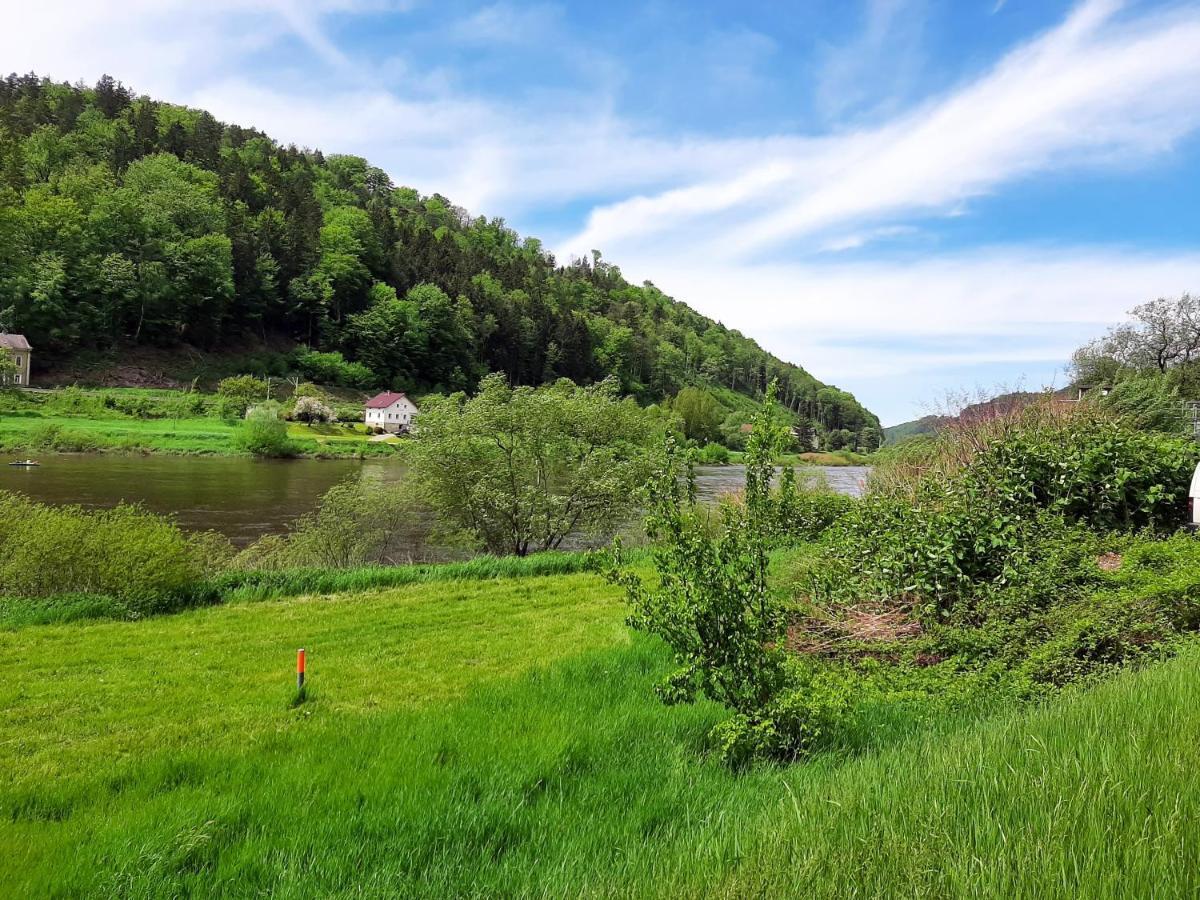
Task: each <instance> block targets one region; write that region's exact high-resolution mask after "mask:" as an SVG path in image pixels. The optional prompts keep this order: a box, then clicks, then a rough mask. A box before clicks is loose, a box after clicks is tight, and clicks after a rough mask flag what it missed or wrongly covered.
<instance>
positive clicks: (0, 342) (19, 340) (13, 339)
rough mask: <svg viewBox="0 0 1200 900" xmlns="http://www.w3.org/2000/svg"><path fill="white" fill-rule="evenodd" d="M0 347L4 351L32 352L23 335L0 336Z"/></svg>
mask: <svg viewBox="0 0 1200 900" xmlns="http://www.w3.org/2000/svg"><path fill="white" fill-rule="evenodd" d="M0 347H3V348H4V349H5V350H33V348H32V347H30V346H29V341H27V340H25V335H23V334H0Z"/></svg>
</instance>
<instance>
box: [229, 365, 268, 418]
mask: <svg viewBox="0 0 1200 900" xmlns="http://www.w3.org/2000/svg"><path fill="white" fill-rule="evenodd" d="M217 398H218V406H217V410H218V415H219V416H220V417H221V418H222V419H240V418H243V417H244V416H245V415H246V410H248V409H249V408H250V407H251V406H253V405H254V404H255V403H258V402H259V401H261V400H266V399H267V383H266V382H265V381H263V380H262V379H261V378H255V377H254V376H253V375H234V376H231V377H229V378H222V379H221V381H220V382H219V383H218V384H217Z"/></svg>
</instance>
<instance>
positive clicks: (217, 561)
mask: <svg viewBox="0 0 1200 900" xmlns="http://www.w3.org/2000/svg"><path fill="white" fill-rule="evenodd" d="M227 553H228V544H227V542H224V541H222V540H220V539H217V538H215V537H214V536H212V535H188V534H185V533H184V532H183V531H181V530H180V529H179V528H178V527H177V526H176V525H175V524H174V523H173V522H171V521H170V520H167V519H164V518H162V517H161V516H156V515H153V514H151V513H147V512H145V511H143V510H141V509H139V508H137V507H134V506H118V507H116V508H115V509H111V510H103V511H96V512H92V511H88V510H84V509H82V508H80V507H76V506H45V505H42V504H39V503H34V502H32V501H30V500H27V499H25V498H23V497H21V496H19V495H17V494H10V493H0V595H5V596H8V597H26V598H34V599H36V598H47V597H53V596H56V595H61V594H64V593H66V592H75V593H77V594H89V595H101V596H108V597H112V598H115V599H116V600H118V601H120V602H121V603H122V604H123V605H124V606H123V608H124V609H126V610H128V611H136V612H140V613H148V612H158V611H162V610H165V609H171V608H176V607H177V606H178V605H180V604H182V603H184V602H187V601H188V600H190V599H192V598H193V594H194V588H195V586H196V585H197V584H198V583H200V582H201V581H202V580H203V579H204V578H205V577H206V576H207V575H209V574H210V573H211V572H213V571H214V570H215V569H216V568H217V567H219V566H220V565H221V564H222V563H223V561H224V560H225V559H226V558H227Z"/></svg>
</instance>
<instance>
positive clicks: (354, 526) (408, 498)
mask: <svg viewBox="0 0 1200 900" xmlns="http://www.w3.org/2000/svg"><path fill="white" fill-rule="evenodd" d="M419 519H420V516H418V515H416V514H415V500H414V498H413V496H412V494H411V492H410V491H408V490H406V489H405V488H404V487H403V486H401V485H398V484H386V483H380V482H377V481H372V480H366V479H363V478H351V479H348V480H346V481H344V482H342V483H341V484H338V485H335V486H334V487H332V488H330V489H329V490H328V491H327V492H326V493H325V495H324V496H323V497H322V498H321V502H320V503H319V504H318V505H317V508H316V509H315V510H314V511H313V512H311V513H308V514H307V515H304V516H301V517H300V518H299V519H298V520H297V521H296V522H295V523H293V524H292V525H291V526H290V527H289V533H288V534H287V535H286V536H282V535H269V536H267V537H265V538H263V539H262V540H260V541H258V542H256V543H255V544H254V545H252V546H251V547H248V548H247V549H246V550H245V551H243V552H242V553H241V554H239V556H238V558H237V560H236V561H235V565H236V566H237V567H238V568H242V569H263V570H278V569H292V568H308V567H319V568H329V569H348V568H352V567H355V566H365V565H380V564H383V563H395V562H398V560H396V559H394V558H393V557H392V555H391V554H393V553H394V552H395V548H396V546H406V547H411V546H412V544H413V542H414V534H413V533H412V532H413V529H414V525H415V526H416V528H417V529H418V530H421V524H420V522H419ZM415 537H416V539H417V540H419V539H420V535H416V536H415Z"/></svg>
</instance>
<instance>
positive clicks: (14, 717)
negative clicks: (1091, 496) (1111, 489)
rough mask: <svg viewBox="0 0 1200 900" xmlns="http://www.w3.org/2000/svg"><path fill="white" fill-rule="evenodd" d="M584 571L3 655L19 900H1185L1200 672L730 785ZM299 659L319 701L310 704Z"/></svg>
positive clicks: (892, 736) (196, 623)
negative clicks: (334, 899)
mask: <svg viewBox="0 0 1200 900" xmlns="http://www.w3.org/2000/svg"><path fill="white" fill-rule="evenodd" d="M625 615H626V608H625V606H624V604H623V602H622V600H621V598H620V596H619V594H618V592H617V590H616V589H615V588H613V587H611V586H609V585H607V584H606V583H605V582H604V581H603V580H602V579H600V578H599V577H598V576H596V575H593V574H587V573H575V574H560V575H552V576H548V577H522V578H507V577H500V578H485V579H472V580H461V579H451V578H447V579H444V580H434V581H428V582H422V583H415V584H411V585H406V586H401V587H396V588H392V589H386V590H373V591H363V592H357V593H345V594H337V595H308V596H301V597H297V598H293V599H287V600H274V601H262V602H233V603H228V604H225V605H221V606H215V607H209V608H204V609H197V610H191V611H187V612H182V613H178V614H174V615H167V616H158V617H152V618H148V619H144V620H141V621H124V622H113V621H108V622H105V621H96V622H76V623H71V624H69V625H39V626H30V627H25V628H19V629H15V630H7V631H0V773H2V775H0V846H3V847H4V852H3V853H0V885H2V886H3V887H2V888H0V891H2V892H3V893H4V894H6V895H8V896H14V897H17V896H21V897H29V896H97V897H111V896H134V897H177V896H190V895H198V894H200V895H220V894H224V895H237V896H254V895H265V894H270V895H273V896H283V897H311V896H430V897H445V896H496V895H509V896H512V895H518V896H535V897H536V896H556V897H557V896H699V895H708V896H728V897H746V896H764V897H774V896H796V897H833V896H838V897H844V896H863V897H876V896H931V897H940V896H1005V897H1023V896H1027V897H1034V896H1037V897H1044V896H1088V897H1122V896H1146V895H1153V896H1160V897H1174V896H1194V895H1195V894H1196V892H1197V891H1198V890H1200V874H1198V873H1200V841H1197V840H1196V834H1197V833H1200V779H1198V778H1197V777H1196V767H1197V764H1198V763H1200V751H1197V749H1196V748H1197V747H1200V679H1198V678H1197V677H1196V676H1197V671H1198V668H1200V649H1198V648H1197V647H1196V646H1195V645H1193V644H1189V645H1186V646H1185V648H1184V650H1183V651H1182V652H1181V653H1180V654H1179V655H1178V656H1176V657H1175V658H1174V659H1172V660H1170V661H1167V662H1164V663H1158V664H1154V665H1150V666H1147V667H1145V668H1143V669H1140V670H1136V671H1130V672H1127V673H1126V674H1123V675H1120V676H1118V677H1116V678H1113V679H1111V680H1109V681H1107V682H1105V683H1103V684H1100V685H1099V686H1096V687H1094V688H1091V689H1086V690H1085V689H1073V690H1070V691H1067V692H1064V693H1062V694H1059V695H1057V696H1056V697H1055V698H1054V699H1053V700H1051V701H1048V702H1046V703H1044V704H1042V705H1033V706H1025V707H1023V708H1018V709H1016V710H1014V709H1012V708H1009V709H1008V710H1007V711H1003V712H996V713H992V714H989V713H988V712H987V711H986V710H976V711H973V712H971V713H963V712H960V713H957V714H955V715H954V716H953V717H946V718H940V719H934V720H931V721H925V722H922V723H920V725H919V727H918V726H916V725H914V724H913V723H905V722H901V721H896V720H895V719H894V718H893V717H889V716H887V715H884V714H883V713H881V714H880V716H879V718H878V721H877V722H875V723H873V724H872V723H868V727H865V728H864V729H863V731H862V734H860V735H859V736H858V739H857V740H856V742H854V743H853V744H852V745H848V746H847V747H846V748H845V749H844V750H843V751H839V752H837V753H832V752H831V753H825V754H822V755H818V756H816V757H815V758H813V759H811V760H809V761H807V762H804V763H799V764H794V765H790V766H775V765H767V764H763V765H760V766H757V767H753V768H750V769H746V770H741V771H736V770H731V769H730V768H729V767H728V766H726V765H725V764H724V763H722V762H721V761H720V760H718V759H716V758H714V757H713V756H712V755H710V754H709V753H708V752H707V748H706V746H705V740H706V738H705V736H706V734H707V733H708V731H709V729H710V728H711V726H712V725H713V723H714V722H715V721H717V720H718V719H719V718H720V717H721V716H722V715H723V713H722V712H721V711H720V710H719V709H718V708H717V707H716V706H714V705H712V704H708V703H701V704H698V705H696V706H690V707H667V706H664V705H662V704H661V703H660V702H659V701H658V700H657V699H656V697H655V696H654V694H653V690H652V686H653V684H654V682H655V681H656V680H657V679H658V678H659V677H660V676H661V675H662V673H663V672H664V671H665V670H666V669H667V667H668V665H669V660H668V654H667V652H666V649H665V647H663V646H662V645H661V644H660V643H658V642H657V641H656V640H653V639H650V638H647V637H645V636H642V635H635V634H633V633H632V632H631V631H629V630H628V629H627V627H626V626H625V625H624V617H625ZM298 647H305V648H306V649H307V651H308V658H309V685H310V688H311V691H310V692H309V693H308V696H307V698H305V699H304V700H303V702H297V700H298V698H297V697H296V694H295V686H294V658H295V651H296V649H297V648H298Z"/></svg>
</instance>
